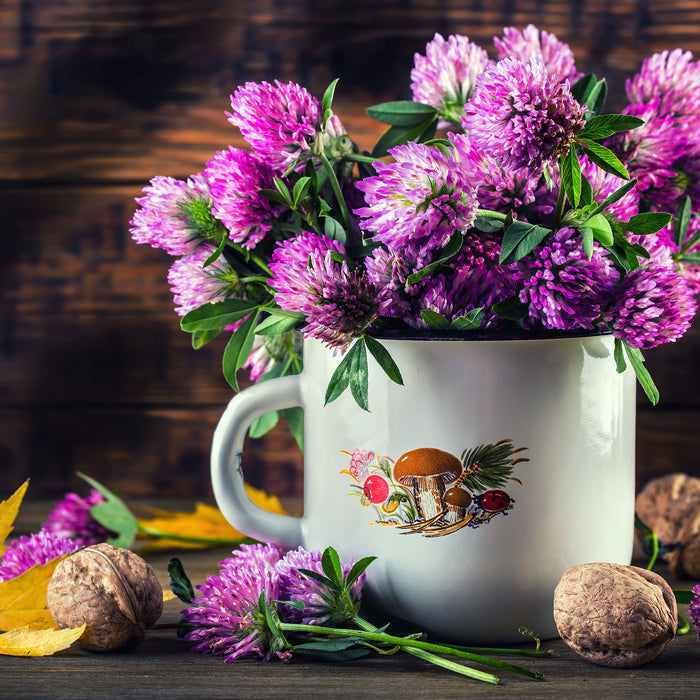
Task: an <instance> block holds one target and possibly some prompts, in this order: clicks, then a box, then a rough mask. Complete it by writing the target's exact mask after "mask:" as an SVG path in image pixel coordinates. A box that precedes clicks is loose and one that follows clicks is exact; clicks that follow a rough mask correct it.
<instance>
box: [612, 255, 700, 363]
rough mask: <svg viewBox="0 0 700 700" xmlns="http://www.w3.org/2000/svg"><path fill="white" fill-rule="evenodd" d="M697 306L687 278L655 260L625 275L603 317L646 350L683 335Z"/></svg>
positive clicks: (616, 331) (617, 332) (635, 345)
mask: <svg viewBox="0 0 700 700" xmlns="http://www.w3.org/2000/svg"><path fill="white" fill-rule="evenodd" d="M697 308H698V305H697V301H696V300H695V298H694V297H693V293H692V289H691V288H690V286H689V285H688V283H687V282H686V281H685V279H683V277H682V276H681V275H679V274H678V273H677V272H676V271H675V270H674V269H673V268H672V267H671V266H667V265H661V264H659V263H657V262H655V261H652V262H651V263H650V264H649V265H648V266H647V267H640V268H637V269H636V270H632V272H629V273H628V274H626V275H625V276H624V278H623V279H622V281H621V282H620V285H619V287H618V288H617V290H616V294H615V300H614V301H613V302H612V303H611V304H610V306H609V307H608V308H607V309H606V310H605V312H604V314H603V320H604V321H605V323H606V324H607V326H608V327H609V328H610V330H611V331H612V334H613V335H614V336H615V337H616V338H620V339H621V340H623V341H624V342H625V343H626V344H627V345H628V346H629V347H631V348H638V349H646V348H653V347H656V346H657V345H660V344H661V343H667V342H673V341H675V340H677V339H678V338H680V336H682V335H683V333H685V332H686V331H687V330H688V328H689V327H690V321H691V320H692V318H693V316H694V315H695V313H696V311H697Z"/></svg>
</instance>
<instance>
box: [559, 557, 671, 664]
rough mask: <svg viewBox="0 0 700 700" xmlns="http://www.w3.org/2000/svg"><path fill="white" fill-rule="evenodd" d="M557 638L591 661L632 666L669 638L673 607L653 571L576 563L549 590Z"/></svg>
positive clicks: (662, 647) (653, 653) (668, 589)
mask: <svg viewBox="0 0 700 700" xmlns="http://www.w3.org/2000/svg"><path fill="white" fill-rule="evenodd" d="M554 622H555V623H556V625H557V630H558V631H559V634H560V636H561V638H562V639H563V640H564V641H565V642H566V643H567V644H568V645H569V646H570V647H571V648H572V649H573V650H574V651H575V652H577V653H579V654H581V656H583V657H584V658H586V659H588V660H589V661H592V662H593V663H596V664H599V665H601V666H612V667H614V668H631V667H633V666H641V665H642V664H645V663H647V662H648V661H651V660H652V659H653V658H655V657H656V656H658V655H659V654H660V653H661V652H663V651H664V650H665V649H666V648H667V647H668V645H669V644H670V643H671V642H672V641H673V638H674V637H675V634H676V628H677V626H678V608H677V606H676V599H675V597H674V595H673V590H672V589H671V587H670V586H669V585H668V583H666V581H664V579H662V578H661V576H659V575H658V574H655V573H653V572H652V571H647V570H646V569H640V568H638V567H636V566H624V565H622V564H609V563H598V564H580V565H579V566H574V567H573V568H571V569H569V570H568V571H567V572H566V573H565V574H564V575H563V576H562V578H561V581H559V584H558V585H557V587H556V590H555V591H554Z"/></svg>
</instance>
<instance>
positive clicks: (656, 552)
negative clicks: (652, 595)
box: [647, 532, 659, 571]
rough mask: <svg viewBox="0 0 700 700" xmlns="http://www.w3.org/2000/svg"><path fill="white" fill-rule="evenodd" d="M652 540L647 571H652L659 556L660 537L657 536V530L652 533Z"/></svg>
mask: <svg viewBox="0 0 700 700" xmlns="http://www.w3.org/2000/svg"><path fill="white" fill-rule="evenodd" d="M651 542H652V551H651V557H650V559H649V563H648V564H647V571H651V570H652V569H653V568H654V564H656V560H657V558H658V556H659V538H658V537H657V535H656V533H655V532H652V533H651Z"/></svg>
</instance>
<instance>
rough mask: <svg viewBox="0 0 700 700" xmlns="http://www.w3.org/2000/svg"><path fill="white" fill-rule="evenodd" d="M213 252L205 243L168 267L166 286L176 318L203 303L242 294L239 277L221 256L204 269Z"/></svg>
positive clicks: (211, 247) (212, 248)
mask: <svg viewBox="0 0 700 700" xmlns="http://www.w3.org/2000/svg"><path fill="white" fill-rule="evenodd" d="M213 252H214V247H213V246H211V245H209V244H206V243H205V244H203V245H201V246H200V247H199V248H197V250H195V251H194V253H192V254H191V255H188V256H186V257H184V258H180V259H178V260H176V261H175V262H174V263H173V264H172V265H171V267H170V270H169V272H168V283H169V284H170V288H171V289H172V292H173V296H174V301H175V311H176V312H177V314H178V315H179V316H184V315H185V314H187V313H189V312H190V311H192V310H193V309H196V308H197V307H198V306H201V305H202V304H206V303H208V302H215V301H221V300H222V299H226V298H227V297H230V296H238V297H240V296H241V295H242V292H243V289H242V285H241V283H240V280H239V278H238V275H237V274H236V272H235V271H234V270H233V268H232V267H231V266H230V265H229V264H228V263H227V262H226V259H225V258H224V257H223V256H220V257H218V258H217V259H216V260H215V261H214V262H213V263H211V264H210V265H208V266H207V267H204V263H205V262H206V260H207V258H209V256H210V255H211V254H212V253H213Z"/></svg>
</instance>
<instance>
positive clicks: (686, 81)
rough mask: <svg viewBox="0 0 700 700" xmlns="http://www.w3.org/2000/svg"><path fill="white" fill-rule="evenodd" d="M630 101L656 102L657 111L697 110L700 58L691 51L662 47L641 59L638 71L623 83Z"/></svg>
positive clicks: (686, 112)
mask: <svg viewBox="0 0 700 700" xmlns="http://www.w3.org/2000/svg"><path fill="white" fill-rule="evenodd" d="M625 89H626V92H627V98H628V99H629V101H630V103H633V104H634V103H642V104H647V103H650V102H656V109H657V113H658V114H670V115H673V116H680V117H685V116H692V117H695V118H697V116H698V114H700V61H696V60H694V58H693V54H692V53H690V51H683V50H682V49H674V50H673V51H661V52H659V53H655V54H652V55H651V56H649V57H647V58H646V59H644V61H643V62H642V67H641V68H640V70H639V72H638V73H637V74H636V75H635V76H634V77H632V78H631V79H629V80H627V81H626V83H625Z"/></svg>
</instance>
